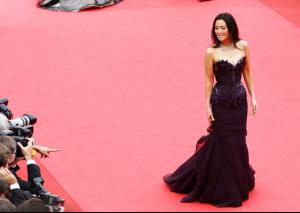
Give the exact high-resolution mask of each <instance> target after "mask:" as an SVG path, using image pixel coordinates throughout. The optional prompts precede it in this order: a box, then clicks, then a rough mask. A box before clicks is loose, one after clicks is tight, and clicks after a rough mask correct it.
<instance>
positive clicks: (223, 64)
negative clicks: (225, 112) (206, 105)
mask: <svg viewBox="0 0 300 213" xmlns="http://www.w3.org/2000/svg"><path fill="white" fill-rule="evenodd" d="M245 63H246V57H245V56H243V57H242V58H241V59H239V60H238V62H237V63H236V64H232V63H230V62H229V61H227V60H224V59H222V60H218V61H216V62H215V63H214V65H213V71H214V75H215V78H216V81H217V82H216V84H215V85H214V87H213V90H212V95H211V104H212V105H223V106H224V107H225V108H232V107H238V106H239V105H241V104H244V103H245V102H247V95H246V90H245V87H244V86H243V84H242V83H241V79H242V73H243V69H244V66H245Z"/></svg>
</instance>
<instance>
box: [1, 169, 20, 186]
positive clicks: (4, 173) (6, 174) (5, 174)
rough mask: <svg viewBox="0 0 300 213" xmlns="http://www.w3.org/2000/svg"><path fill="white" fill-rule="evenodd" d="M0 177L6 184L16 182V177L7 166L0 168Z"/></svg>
mask: <svg viewBox="0 0 300 213" xmlns="http://www.w3.org/2000/svg"><path fill="white" fill-rule="evenodd" d="M0 178H2V179H3V180H4V181H5V182H6V183H7V184H8V185H14V184H16V183H17V179H16V177H15V176H14V175H13V174H12V173H11V172H10V171H9V169H7V168H4V167H2V168H0Z"/></svg>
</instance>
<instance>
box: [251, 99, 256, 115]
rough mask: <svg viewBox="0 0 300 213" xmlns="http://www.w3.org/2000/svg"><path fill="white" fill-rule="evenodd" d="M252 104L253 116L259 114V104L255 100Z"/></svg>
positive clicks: (252, 100)
mask: <svg viewBox="0 0 300 213" xmlns="http://www.w3.org/2000/svg"><path fill="white" fill-rule="evenodd" d="M251 104H252V115H253V116H254V115H255V114H256V113H257V108H258V104H257V101H256V99H255V98H252V99H251Z"/></svg>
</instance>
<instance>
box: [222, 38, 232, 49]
mask: <svg viewBox="0 0 300 213" xmlns="http://www.w3.org/2000/svg"><path fill="white" fill-rule="evenodd" d="M232 45H233V43H232V42H231V40H230V39H226V40H225V41H222V42H221V46H223V47H230V46H232Z"/></svg>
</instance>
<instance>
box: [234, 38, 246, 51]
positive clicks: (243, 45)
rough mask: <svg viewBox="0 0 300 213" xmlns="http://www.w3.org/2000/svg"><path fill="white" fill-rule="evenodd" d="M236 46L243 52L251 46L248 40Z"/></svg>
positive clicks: (240, 41)
mask: <svg viewBox="0 0 300 213" xmlns="http://www.w3.org/2000/svg"><path fill="white" fill-rule="evenodd" d="M236 46H237V47H238V48H239V49H241V50H244V51H245V50H247V49H248V48H249V44H248V42H247V41H246V40H239V41H238V42H237V43H236Z"/></svg>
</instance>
